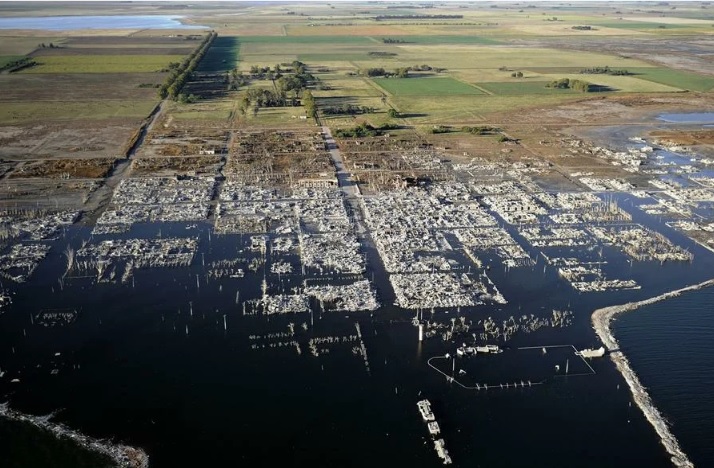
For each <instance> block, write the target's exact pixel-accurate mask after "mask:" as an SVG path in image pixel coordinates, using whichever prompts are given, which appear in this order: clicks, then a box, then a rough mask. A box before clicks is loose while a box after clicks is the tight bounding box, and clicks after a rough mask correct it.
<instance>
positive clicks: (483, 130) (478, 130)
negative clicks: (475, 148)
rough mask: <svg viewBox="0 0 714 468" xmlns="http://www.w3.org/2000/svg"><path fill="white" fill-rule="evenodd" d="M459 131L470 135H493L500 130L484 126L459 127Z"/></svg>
mask: <svg viewBox="0 0 714 468" xmlns="http://www.w3.org/2000/svg"><path fill="white" fill-rule="evenodd" d="M461 131H462V132H464V133H470V134H472V135H495V134H496V133H498V132H500V131H501V130H499V129H498V128H496V127H489V126H487V125H484V126H477V127H461Z"/></svg>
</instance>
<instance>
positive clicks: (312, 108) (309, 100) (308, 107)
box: [302, 89, 317, 119]
mask: <svg viewBox="0 0 714 468" xmlns="http://www.w3.org/2000/svg"><path fill="white" fill-rule="evenodd" d="M302 105H303V106H304V107H305V114H307V116H308V117H312V118H313V119H315V118H317V104H316V103H315V97H314V96H313V95H312V92H310V90H309V89H306V90H305V92H304V93H302Z"/></svg>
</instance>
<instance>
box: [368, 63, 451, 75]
mask: <svg viewBox="0 0 714 468" xmlns="http://www.w3.org/2000/svg"><path fill="white" fill-rule="evenodd" d="M444 70H445V68H435V67H431V66H429V65H426V64H424V65H414V66H411V67H401V68H395V69H394V71H387V70H385V69H384V68H382V67H378V68H367V69H365V70H361V71H360V73H362V74H363V75H367V76H369V77H385V78H407V77H409V72H411V71H434V72H436V73H440V72H443V71H444Z"/></svg>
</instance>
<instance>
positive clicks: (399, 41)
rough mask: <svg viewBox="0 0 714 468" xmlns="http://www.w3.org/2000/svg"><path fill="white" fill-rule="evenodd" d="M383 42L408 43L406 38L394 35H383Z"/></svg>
mask: <svg viewBox="0 0 714 468" xmlns="http://www.w3.org/2000/svg"><path fill="white" fill-rule="evenodd" d="M382 42H384V43H385V44H407V41H405V40H404V39H395V38H393V37H383V38H382Z"/></svg>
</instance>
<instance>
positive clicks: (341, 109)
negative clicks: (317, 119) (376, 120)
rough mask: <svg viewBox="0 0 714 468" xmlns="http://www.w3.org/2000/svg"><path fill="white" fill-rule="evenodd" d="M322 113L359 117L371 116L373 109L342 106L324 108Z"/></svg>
mask: <svg viewBox="0 0 714 468" xmlns="http://www.w3.org/2000/svg"><path fill="white" fill-rule="evenodd" d="M322 113H323V114H325V115H359V114H373V113H374V107H367V106H353V105H352V104H344V105H342V106H331V107H324V108H323V109H322Z"/></svg>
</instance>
